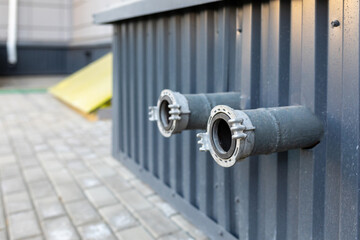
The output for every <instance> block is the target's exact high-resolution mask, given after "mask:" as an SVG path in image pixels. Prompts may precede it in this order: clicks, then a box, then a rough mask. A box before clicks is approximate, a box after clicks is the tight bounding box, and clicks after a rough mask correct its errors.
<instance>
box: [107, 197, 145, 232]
mask: <svg viewBox="0 0 360 240" xmlns="http://www.w3.org/2000/svg"><path fill="white" fill-rule="evenodd" d="M100 213H101V215H102V216H103V218H104V219H105V220H106V222H107V223H108V224H109V225H110V227H111V228H112V229H113V230H114V231H115V232H116V231H121V230H123V229H126V228H130V227H134V226H136V225H138V222H137V221H136V219H135V218H134V216H133V215H132V214H131V213H130V212H129V211H128V210H126V209H125V208H124V207H123V206H122V205H120V204H116V205H113V206H108V207H104V208H101V209H100Z"/></svg>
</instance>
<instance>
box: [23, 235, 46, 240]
mask: <svg viewBox="0 0 360 240" xmlns="http://www.w3.org/2000/svg"><path fill="white" fill-rule="evenodd" d="M43 239H44V238H43V237H40V236H37V237H31V238H26V239H23V240H43Z"/></svg>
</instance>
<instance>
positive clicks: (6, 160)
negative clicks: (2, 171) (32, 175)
mask: <svg viewBox="0 0 360 240" xmlns="http://www.w3.org/2000/svg"><path fill="white" fill-rule="evenodd" d="M15 162H16V157H15V156H13V155H5V156H4V155H2V156H0V166H1V167H2V166H5V165H6V164H11V163H15Z"/></svg>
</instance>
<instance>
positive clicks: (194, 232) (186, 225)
mask: <svg viewBox="0 0 360 240" xmlns="http://www.w3.org/2000/svg"><path fill="white" fill-rule="evenodd" d="M171 219H172V220H173V221H174V222H175V223H176V224H177V225H178V226H180V227H181V228H182V229H184V230H185V231H187V232H188V233H189V234H190V235H191V236H192V237H194V238H196V239H199V240H204V239H207V237H206V235H205V234H204V233H203V232H201V231H200V230H198V229H197V228H196V227H195V226H194V225H192V224H191V223H190V222H189V221H188V220H186V219H185V218H184V217H183V216H182V215H176V216H173V217H171Z"/></svg>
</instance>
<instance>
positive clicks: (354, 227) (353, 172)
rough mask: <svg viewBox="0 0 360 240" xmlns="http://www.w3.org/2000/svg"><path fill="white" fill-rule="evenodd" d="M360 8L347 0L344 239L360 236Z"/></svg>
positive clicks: (344, 114)
mask: <svg viewBox="0 0 360 240" xmlns="http://www.w3.org/2000/svg"><path fill="white" fill-rule="evenodd" d="M359 10H360V7H359V2H357V1H347V0H346V1H344V20H343V27H344V30H343V34H344V36H343V37H344V40H343V41H344V42H343V86H342V89H343V98H342V104H343V106H342V110H343V112H342V118H341V142H342V145H341V170H340V171H341V172H340V174H341V177H340V181H341V182H340V232H339V238H340V239H359V140H360V138H359V135H360V133H359V108H360V106H359V79H360V75H359V63H360V62H359V40H360V39H359V24H360V21H359Z"/></svg>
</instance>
